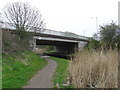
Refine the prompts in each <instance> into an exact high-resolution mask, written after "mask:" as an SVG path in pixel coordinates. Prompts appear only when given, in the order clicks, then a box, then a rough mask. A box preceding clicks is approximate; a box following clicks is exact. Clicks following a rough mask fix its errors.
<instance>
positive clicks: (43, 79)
mask: <svg viewBox="0 0 120 90" xmlns="http://www.w3.org/2000/svg"><path fill="white" fill-rule="evenodd" d="M42 58H45V59H46V60H47V61H48V65H46V66H45V67H44V68H43V69H42V70H40V71H38V73H37V74H36V75H35V76H33V78H32V79H31V80H30V81H29V83H28V85H27V86H24V87H23V88H53V87H54V86H53V83H52V80H53V75H54V72H55V69H56V67H57V63H56V61H54V60H52V59H49V58H48V57H47V56H43V57H42Z"/></svg>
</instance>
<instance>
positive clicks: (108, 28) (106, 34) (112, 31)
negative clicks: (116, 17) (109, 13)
mask: <svg viewBox="0 0 120 90" xmlns="http://www.w3.org/2000/svg"><path fill="white" fill-rule="evenodd" d="M117 30H118V26H117V25H116V23H114V22H113V21H112V22H111V23H110V24H107V25H103V26H100V39H101V42H102V44H104V45H105V46H107V47H108V48H110V47H112V48H114V47H115V46H116V44H119V42H118V36H117V34H118V33H117Z"/></svg>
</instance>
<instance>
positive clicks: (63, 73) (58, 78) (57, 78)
mask: <svg viewBox="0 0 120 90" xmlns="http://www.w3.org/2000/svg"><path fill="white" fill-rule="evenodd" d="M50 58H51V59H53V60H55V61H56V62H57V64H58V65H57V68H56V71H55V75H54V77H53V78H54V79H53V83H54V87H56V84H57V83H58V84H59V85H60V88H64V86H63V85H62V84H64V83H66V81H67V75H68V70H67V69H68V63H69V60H66V59H61V58H56V57H50Z"/></svg>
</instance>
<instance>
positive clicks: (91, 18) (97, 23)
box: [91, 17, 99, 40]
mask: <svg viewBox="0 0 120 90" xmlns="http://www.w3.org/2000/svg"><path fill="white" fill-rule="evenodd" d="M94 18H95V19H96V31H97V40H98V32H99V31H98V17H91V19H94Z"/></svg>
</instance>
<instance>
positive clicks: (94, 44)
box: [85, 39, 101, 50]
mask: <svg viewBox="0 0 120 90" xmlns="http://www.w3.org/2000/svg"><path fill="white" fill-rule="evenodd" d="M100 47H101V44H100V41H97V40H95V39H90V41H89V43H88V44H87V45H86V46H85V49H88V50H92V49H93V50H98V49H100Z"/></svg>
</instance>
